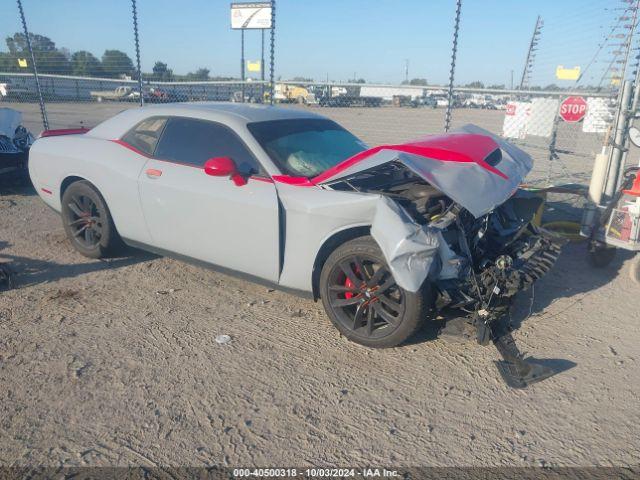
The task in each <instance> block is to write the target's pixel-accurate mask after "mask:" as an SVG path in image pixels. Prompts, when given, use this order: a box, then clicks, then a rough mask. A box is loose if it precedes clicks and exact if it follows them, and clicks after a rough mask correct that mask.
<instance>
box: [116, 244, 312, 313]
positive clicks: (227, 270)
mask: <svg viewBox="0 0 640 480" xmlns="http://www.w3.org/2000/svg"><path fill="white" fill-rule="evenodd" d="M122 241H123V242H124V243H126V244H127V245H128V246H130V247H132V248H137V249H140V250H144V251H146V252H149V253H154V254H156V255H160V256H161V257H167V258H172V259H174V260H178V261H180V262H184V263H189V264H191V265H194V266H196V267H201V268H206V269H208V270H213V271H214V272H218V273H222V274H224V275H229V276H230V277H235V278H238V279H240V280H246V281H249V282H251V283H255V284H258V285H262V286H265V287H269V288H273V289H275V290H280V291H282V292H285V293H289V294H291V295H295V296H297V297H301V298H309V299H312V300H313V299H314V298H313V293H312V292H307V291H305V290H298V289H296V288H290V287H284V286H282V285H279V284H277V283H274V282H270V281H269V280H265V279H264V278H260V277H256V276H255V275H251V274H249V273H245V272H239V271H237V270H232V269H230V268H226V267H221V266H219V265H214V264H212V263H208V262H204V261H202V260H198V259H197V258H192V257H189V256H186V255H181V254H179V253H175V252H170V251H168V250H164V249H162V248H158V247H154V246H152V245H147V244H145V243H141V242H137V241H135V240H129V239H127V238H123V239H122Z"/></svg>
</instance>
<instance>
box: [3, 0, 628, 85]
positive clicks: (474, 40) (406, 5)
mask: <svg viewBox="0 0 640 480" xmlns="http://www.w3.org/2000/svg"><path fill="white" fill-rule="evenodd" d="M621 1H622V0H582V1H580V0H555V1H554V0H537V1H536V0H463V6H462V20H461V32H460V39H459V52H458V67H457V70H456V83H461V84H462V83H467V82H471V81H474V80H481V81H483V82H485V84H489V83H498V84H505V85H507V86H509V83H510V75H511V70H513V71H514V76H515V81H516V83H517V82H518V80H519V77H520V74H521V72H522V67H523V64H524V57H525V54H526V49H527V46H528V43H529V40H530V37H531V33H532V30H533V25H534V23H535V20H536V16H537V15H538V14H540V15H542V17H543V18H544V20H545V23H546V24H545V27H544V30H543V36H542V41H541V44H540V51H539V53H538V57H537V59H536V69H535V71H534V75H533V80H534V83H540V84H547V83H552V82H555V83H558V84H560V85H562V84H563V83H562V81H557V80H555V79H554V76H553V74H554V71H555V67H556V66H557V65H558V64H562V65H565V66H575V65H581V66H582V67H583V68H584V67H585V66H586V64H587V63H588V61H589V60H590V58H591V57H592V56H593V54H594V53H595V51H596V49H597V45H598V43H599V42H600V41H601V40H602V38H603V37H604V35H605V34H606V33H607V32H608V28H609V27H610V25H611V24H612V21H611V19H612V18H614V17H615V16H616V15H619V14H620V12H615V11H613V10H612V8H614V7H618V6H620V2H621ZM10 4H11V5H10V12H9V15H2V17H3V18H1V19H0V34H2V36H3V37H4V36H5V35H6V34H11V33H13V32H15V31H18V30H19V28H20V27H19V21H18V15H17V8H16V7H15V2H13V1H12V2H10ZM23 5H24V8H25V11H26V14H27V21H28V24H29V28H30V30H31V31H33V32H36V33H41V34H44V35H47V36H49V37H51V38H52V39H53V40H54V41H55V42H56V44H57V45H58V46H59V47H66V48H68V49H70V50H71V51H75V50H89V51H91V52H93V53H94V54H96V55H97V56H100V55H101V54H102V52H103V51H104V50H105V49H106V48H117V49H121V50H124V51H126V52H127V53H129V54H130V55H131V57H132V58H133V41H132V37H133V34H132V28H131V16H130V11H131V5H130V1H129V0H109V1H106V0H102V1H98V0H84V1H79V0H23ZM606 9H608V10H606ZM11 10H15V12H14V13H15V15H11ZM138 11H139V12H138V13H139V21H140V36H141V43H142V51H141V54H142V62H143V70H146V71H149V70H150V69H151V67H152V65H153V63H154V62H155V61H156V60H162V61H165V62H167V63H168V64H169V67H170V68H172V69H173V70H174V71H175V72H177V73H187V72H188V71H191V70H195V69H196V68H197V67H207V68H209V69H210V70H211V72H212V74H219V75H238V72H239V68H240V66H239V64H240V60H239V55H240V33H239V32H238V31H232V30H231V29H230V26H229V2H228V1H222V0H183V1H179V0H138ZM454 11H455V1H454V0H278V2H277V12H278V15H277V30H276V74H277V75H279V76H282V77H283V78H291V77H293V76H297V75H300V76H307V77H312V78H314V79H316V80H325V79H326V78H327V76H328V77H329V79H330V80H347V79H349V78H352V77H353V75H354V73H355V74H356V75H357V76H358V77H363V78H365V79H366V80H367V81H369V82H391V83H397V82H400V81H401V80H403V79H404V63H405V59H408V60H409V76H410V77H424V78H427V79H428V81H429V82H430V83H446V81H447V78H448V71H449V62H450V54H451V38H452V33H453V16H454ZM615 18H617V17H615ZM267 38H268V37H267ZM610 50H611V48H605V49H603V51H602V53H601V56H600V57H601V58H600V59H598V61H597V62H596V63H594V64H593V66H592V67H590V73H589V75H588V76H587V78H586V79H585V80H586V81H587V83H589V81H590V80H593V81H594V82H595V83H597V81H598V80H599V78H600V77H601V73H602V71H603V69H604V68H605V67H606V64H607V63H606V62H605V60H607V59H608V58H609V54H610ZM259 53H260V33H259V32H258V31H250V32H247V34H246V58H247V59H248V60H251V59H258V58H259Z"/></svg>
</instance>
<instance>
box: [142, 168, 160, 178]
mask: <svg viewBox="0 0 640 480" xmlns="http://www.w3.org/2000/svg"><path fill="white" fill-rule="evenodd" d="M144 173H146V174H147V177H149V178H158V177H161V176H162V170H158V169H157V168H148V169H147V170H146V171H145V172H144Z"/></svg>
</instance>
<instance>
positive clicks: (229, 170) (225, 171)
mask: <svg viewBox="0 0 640 480" xmlns="http://www.w3.org/2000/svg"><path fill="white" fill-rule="evenodd" d="M204 173H206V174H207V175H211V176H212V177H230V178H231V180H233V183H235V184H236V185H237V186H238V187H241V186H242V185H246V183H247V180H246V179H245V178H244V177H243V176H242V175H241V174H240V173H239V172H238V167H236V162H234V161H233V160H232V159H231V158H229V157H216V158H210V159H209V160H207V161H206V162H204Z"/></svg>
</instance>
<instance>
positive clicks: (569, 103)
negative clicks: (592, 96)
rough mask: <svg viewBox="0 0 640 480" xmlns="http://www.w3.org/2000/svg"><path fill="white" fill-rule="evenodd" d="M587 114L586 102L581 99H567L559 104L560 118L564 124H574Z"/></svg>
mask: <svg viewBox="0 0 640 480" xmlns="http://www.w3.org/2000/svg"><path fill="white" fill-rule="evenodd" d="M586 113H587V102H586V100H585V99H584V98H582V97H567V98H565V99H564V101H563V102H562V103H561V104H560V117H562V119H563V120H564V121H565V122H569V123H575V122H579V121H580V120H582V119H583V118H584V116H585V114H586Z"/></svg>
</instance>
